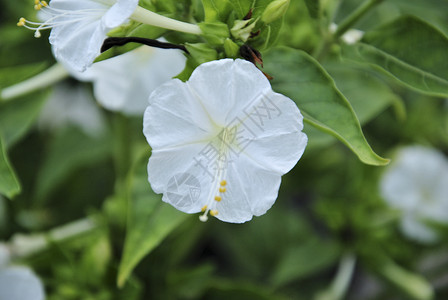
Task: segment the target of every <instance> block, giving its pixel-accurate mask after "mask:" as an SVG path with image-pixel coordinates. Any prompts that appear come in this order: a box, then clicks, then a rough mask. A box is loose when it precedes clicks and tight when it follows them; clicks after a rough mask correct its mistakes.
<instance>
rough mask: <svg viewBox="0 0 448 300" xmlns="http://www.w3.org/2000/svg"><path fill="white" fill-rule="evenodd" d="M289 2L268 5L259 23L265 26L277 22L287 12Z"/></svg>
mask: <svg viewBox="0 0 448 300" xmlns="http://www.w3.org/2000/svg"><path fill="white" fill-rule="evenodd" d="M288 6H289V0H275V1H272V2H271V3H269V5H268V6H267V7H266V9H265V10H264V12H263V15H262V16H261V21H263V22H264V23H265V24H269V23H272V22H274V21H277V20H278V19H280V18H281V17H283V15H284V14H285V13H286V11H287V10H288Z"/></svg>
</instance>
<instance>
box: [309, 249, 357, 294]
mask: <svg viewBox="0 0 448 300" xmlns="http://www.w3.org/2000/svg"><path fill="white" fill-rule="evenodd" d="M355 264H356V257H355V256H354V255H353V254H352V253H347V254H345V255H344V256H343V257H342V259H341V261H340V263H339V268H338V272H337V274H336V276H335V278H334V280H333V282H332V283H331V286H330V288H329V289H328V290H327V291H325V292H324V293H323V294H320V295H319V296H318V297H317V300H341V299H344V297H345V294H346V293H347V290H348V287H349V286H350V282H351V280H352V277H353V272H354V270H355Z"/></svg>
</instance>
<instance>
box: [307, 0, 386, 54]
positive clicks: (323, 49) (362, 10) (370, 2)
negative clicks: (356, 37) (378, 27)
mask: <svg viewBox="0 0 448 300" xmlns="http://www.w3.org/2000/svg"><path fill="white" fill-rule="evenodd" d="M382 1H383V0H367V1H365V2H364V3H362V4H361V5H360V6H358V8H357V9H356V10H355V11H353V12H352V13H351V14H350V15H349V16H347V18H345V19H344V20H342V21H341V23H339V25H338V28H337V29H336V31H335V33H333V34H326V35H325V36H324V37H323V38H322V40H321V43H320V44H319V45H318V46H317V48H316V50H315V51H314V53H313V56H314V57H315V58H316V59H317V60H318V61H322V59H323V58H324V57H325V56H326V55H327V53H328V50H329V49H330V47H331V45H332V44H333V43H334V42H335V41H336V40H337V39H338V38H340V37H341V36H342V35H343V34H344V33H346V32H347V30H349V29H350V28H351V27H353V25H354V24H355V23H356V22H358V21H359V19H361V18H362V17H363V16H364V15H365V14H366V13H367V12H368V11H369V10H371V9H372V8H373V7H374V6H376V5H378V4H380V3H381V2H382ZM325 32H328V31H325Z"/></svg>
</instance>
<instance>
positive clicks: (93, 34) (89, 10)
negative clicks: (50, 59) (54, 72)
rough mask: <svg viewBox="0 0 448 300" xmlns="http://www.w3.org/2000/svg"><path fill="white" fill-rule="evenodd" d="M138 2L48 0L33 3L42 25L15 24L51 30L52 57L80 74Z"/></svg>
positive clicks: (38, 31) (33, 28)
mask: <svg viewBox="0 0 448 300" xmlns="http://www.w3.org/2000/svg"><path fill="white" fill-rule="evenodd" d="M137 5H138V0H76V1H71V0H52V1H51V2H50V4H47V3H46V2H45V1H36V6H35V7H36V9H41V10H42V12H43V13H44V14H45V16H44V20H45V21H44V22H43V23H35V22H31V21H28V20H25V19H24V18H21V19H20V20H19V23H17V25H19V26H24V27H26V28H29V29H32V30H35V36H36V37H40V31H41V30H44V29H50V28H51V29H52V30H51V34H50V43H51V44H52V45H53V52H54V55H55V56H56V58H57V59H58V60H60V61H62V62H63V63H64V64H66V65H68V66H70V68H72V69H74V70H77V71H81V72H82V71H84V70H85V69H86V68H87V67H88V66H90V65H91V64H92V62H93V61H94V59H95V58H96V57H97V56H98V55H99V54H100V48H101V45H102V44H103V41H104V39H105V38H106V34H107V33H108V32H109V31H110V30H111V29H113V28H115V27H118V26H120V25H122V24H123V23H125V22H126V20H128V19H129V17H130V16H131V15H132V13H133V12H134V11H135V10H136V8H137Z"/></svg>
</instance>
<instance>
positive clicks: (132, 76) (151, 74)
mask: <svg viewBox="0 0 448 300" xmlns="http://www.w3.org/2000/svg"><path fill="white" fill-rule="evenodd" d="M185 60H186V59H185V56H184V55H183V54H182V53H181V51H180V50H175V49H158V48H153V47H147V46H141V47H139V48H137V49H135V50H132V51H129V52H127V53H125V54H122V55H119V56H116V57H113V58H110V59H107V60H103V61H100V62H97V63H94V64H93V65H92V66H91V67H90V68H89V69H87V70H86V71H85V72H83V73H80V72H71V73H72V75H73V76H74V77H76V78H77V79H79V80H84V81H92V82H93V89H94V94H95V98H96V99H97V100H98V102H99V103H100V104H101V105H102V106H104V107H105V108H107V109H109V110H113V111H121V112H123V113H125V114H129V115H142V114H143V112H144V111H145V108H146V107H147V106H148V97H149V95H150V94H151V92H152V91H153V90H154V89H155V88H157V87H158V86H159V85H161V84H163V83H165V82H166V81H168V80H170V79H171V78H173V77H174V76H176V75H177V74H179V73H180V72H181V71H182V70H183V68H184V67H185Z"/></svg>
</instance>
